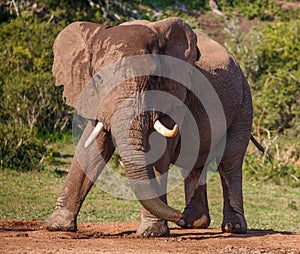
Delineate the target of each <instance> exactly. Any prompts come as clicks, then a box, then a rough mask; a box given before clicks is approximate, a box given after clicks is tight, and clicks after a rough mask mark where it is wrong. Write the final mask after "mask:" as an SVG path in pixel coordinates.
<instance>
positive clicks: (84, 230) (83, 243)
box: [0, 220, 300, 254]
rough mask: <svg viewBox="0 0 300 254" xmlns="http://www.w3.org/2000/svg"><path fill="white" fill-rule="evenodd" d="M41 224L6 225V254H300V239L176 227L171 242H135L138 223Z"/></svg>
mask: <svg viewBox="0 0 300 254" xmlns="http://www.w3.org/2000/svg"><path fill="white" fill-rule="evenodd" d="M42 225H43V224H42V222H39V221H4V220H0V253H200V252H201V253H214V254H216V253H253V254H254V253H300V234H292V233H284V232H274V231H258V230H250V231H249V232H248V234H246V235H236V234H223V233H221V231H220V230H219V229H206V230H183V229H179V228H177V227H173V228H171V237H169V238H154V239H138V238H135V234H134V232H135V230H136V228H137V227H138V223H137V222H113V223H109V222H106V223H80V224H79V226H78V232H76V233H70V232H49V231H46V230H44V229H43V226H42Z"/></svg>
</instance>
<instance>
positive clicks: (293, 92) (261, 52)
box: [227, 19, 300, 186]
mask: <svg viewBox="0 0 300 254" xmlns="http://www.w3.org/2000/svg"><path fill="white" fill-rule="evenodd" d="M299 26H300V20H299V19H296V20H289V21H279V22H272V23H266V24H265V25H263V27H261V28H256V29H255V30H253V31H252V32H251V33H250V34H248V35H246V36H244V37H243V36H242V35H241V34H240V33H239V32H237V31H238V26H237V24H236V23H232V24H231V32H232V35H233V37H232V41H231V43H228V44H227V46H228V47H229V49H230V51H231V52H233V53H234V55H235V56H236V57H237V58H238V60H239V63H240V64H241V67H242V69H243V70H244V73H245V74H246V76H247V79H248V81H249V83H250V86H251V88H252V92H253V104H254V128H253V131H254V133H255V135H256V136H257V137H259V139H260V142H261V143H262V144H263V145H264V146H265V147H266V148H267V150H268V152H269V153H271V154H273V157H274V160H273V163H270V162H269V161H267V160H266V159H262V157H261V156H257V153H253V149H252V150H250V151H249V153H248V156H247V157H246V160H245V173H246V175H247V176H248V177H249V178H254V179H257V180H266V181H274V182H276V183H277V184H280V185H283V184H291V185H293V186H300V149H299V147H300V142H299V138H300V90H299V87H300V82H299V81H300V68H299V67H300V66H299V64H300V63H299V55H300V38H299Z"/></svg>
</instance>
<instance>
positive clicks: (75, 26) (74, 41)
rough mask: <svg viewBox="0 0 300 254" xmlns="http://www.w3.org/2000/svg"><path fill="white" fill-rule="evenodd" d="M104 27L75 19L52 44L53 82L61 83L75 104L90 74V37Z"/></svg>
mask: <svg viewBox="0 0 300 254" xmlns="http://www.w3.org/2000/svg"><path fill="white" fill-rule="evenodd" d="M103 28H105V27H104V26H102V25H99V24H95V23H90V22H74V23H72V24H70V25H69V26H67V27H66V28H65V29H64V30H63V31H61V32H60V34H59V35H58V36H57V38H56V40H55V42H54V45H53V52H54V62H53V67H52V72H53V75H54V76H55V78H56V85H57V86H60V85H64V92H63V97H64V98H65V100H66V103H67V104H68V105H70V106H73V107H75V106H76V103H77V100H78V97H79V96H80V93H81V91H82V89H83V88H84V86H85V85H86V84H87V83H88V81H89V80H90V79H91V77H92V66H90V62H91V57H92V55H91V52H90V51H91V50H90V45H89V41H90V38H91V37H93V36H94V35H95V34H96V33H99V32H100V31H101V30H102V29H103Z"/></svg>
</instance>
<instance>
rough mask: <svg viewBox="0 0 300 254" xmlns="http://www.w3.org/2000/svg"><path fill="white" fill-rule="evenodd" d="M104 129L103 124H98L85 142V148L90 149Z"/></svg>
mask: <svg viewBox="0 0 300 254" xmlns="http://www.w3.org/2000/svg"><path fill="white" fill-rule="evenodd" d="M102 129H103V123H101V122H98V123H97V125H96V127H95V129H94V130H93V131H92V133H91V134H90V136H89V137H88V139H87V140H86V141H85V143H84V148H88V147H89V146H90V145H91V144H92V143H93V142H94V141H95V139H96V138H97V137H98V136H99V134H100V132H101V131H102Z"/></svg>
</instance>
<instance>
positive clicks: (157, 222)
mask: <svg viewBox="0 0 300 254" xmlns="http://www.w3.org/2000/svg"><path fill="white" fill-rule="evenodd" d="M154 173H155V177H156V179H155V180H156V182H157V191H158V193H159V195H160V199H161V200H162V201H163V202H165V203H167V194H166V193H167V180H168V173H167V172H166V173H165V174H160V173H159V172H158V171H157V170H156V169H155V167H154ZM141 217H142V222H141V224H140V226H139V228H138V230H137V232H136V236H138V237H157V236H169V235H170V230H169V227H168V223H167V221H165V220H162V219H160V218H158V217H156V216H154V215H152V214H151V213H150V212H149V211H147V210H146V209H145V208H144V207H142V208H141Z"/></svg>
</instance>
